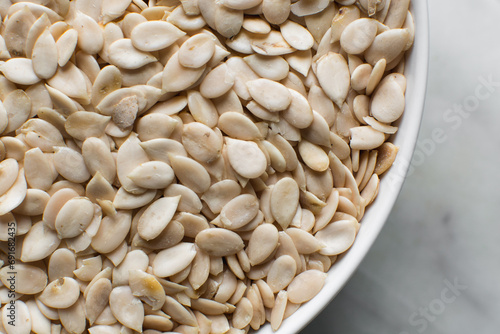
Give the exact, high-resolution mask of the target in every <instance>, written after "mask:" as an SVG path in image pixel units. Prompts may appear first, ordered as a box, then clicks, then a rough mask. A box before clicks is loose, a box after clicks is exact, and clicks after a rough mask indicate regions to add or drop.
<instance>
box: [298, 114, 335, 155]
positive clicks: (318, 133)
mask: <svg viewBox="0 0 500 334" xmlns="http://www.w3.org/2000/svg"><path fill="white" fill-rule="evenodd" d="M312 114H313V121H312V123H311V125H309V126H308V127H307V128H305V129H303V130H302V131H301V134H302V136H303V137H304V138H305V139H307V140H308V141H309V142H311V143H313V144H316V145H320V146H325V147H331V141H330V128H329V126H328V123H327V122H326V120H325V119H324V118H323V117H322V116H321V115H320V114H319V113H317V112H316V111H314V110H313V112H312Z"/></svg>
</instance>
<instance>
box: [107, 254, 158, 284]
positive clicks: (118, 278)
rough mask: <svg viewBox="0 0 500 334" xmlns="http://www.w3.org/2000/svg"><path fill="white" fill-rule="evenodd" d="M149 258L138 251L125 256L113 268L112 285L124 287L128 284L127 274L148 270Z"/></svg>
mask: <svg viewBox="0 0 500 334" xmlns="http://www.w3.org/2000/svg"><path fill="white" fill-rule="evenodd" d="M148 265H149V257H148V256H147V255H146V253H145V252H144V251H142V250H140V249H136V250H133V251H131V252H129V253H127V255H126V256H125V258H124V259H123V260H122V261H121V262H120V264H119V265H118V266H117V267H115V268H113V274H112V275H113V285H114V286H119V285H126V284H128V283H129V273H130V271H133V270H141V271H145V270H147V269H148Z"/></svg>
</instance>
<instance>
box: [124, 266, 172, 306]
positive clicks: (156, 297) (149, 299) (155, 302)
mask: <svg viewBox="0 0 500 334" xmlns="http://www.w3.org/2000/svg"><path fill="white" fill-rule="evenodd" d="M129 286H130V289H131V290H132V294H133V295H134V296H136V297H139V298H141V299H142V300H143V301H144V302H146V303H147V304H149V305H150V306H151V308H152V309H153V311H157V310H159V309H160V308H161V307H162V306H163V304H164V303H165V290H164V288H163V286H162V285H161V284H160V283H159V282H158V280H157V279H156V277H154V276H153V275H150V274H147V273H145V272H144V271H142V270H131V271H130V272H129Z"/></svg>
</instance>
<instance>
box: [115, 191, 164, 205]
mask: <svg viewBox="0 0 500 334" xmlns="http://www.w3.org/2000/svg"><path fill="white" fill-rule="evenodd" d="M155 196H156V190H154V189H153V190H146V191H145V192H144V193H142V194H139V195H135V194H132V193H129V192H128V191H127V190H125V189H124V188H123V187H121V188H120V189H118V191H117V192H116V195H115V198H114V199H113V206H114V207H115V209H123V210H133V209H138V208H140V207H142V206H144V205H146V204H148V203H150V202H151V201H152V200H153V199H154V198H155Z"/></svg>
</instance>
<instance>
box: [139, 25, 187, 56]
mask: <svg viewBox="0 0 500 334" xmlns="http://www.w3.org/2000/svg"><path fill="white" fill-rule="evenodd" d="M184 35H186V33H185V32H184V31H182V30H180V29H179V28H177V27H176V26H174V25H173V24H171V23H168V22H165V21H148V22H143V23H139V24H138V25H136V26H135V28H134V29H132V32H131V35H130V39H131V40H132V44H133V45H134V46H135V47H136V48H137V49H139V50H141V51H156V50H161V49H165V48H166V47H169V46H170V45H172V44H174V43H175V42H176V41H177V40H178V39H179V38H181V37H182V36H184Z"/></svg>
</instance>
